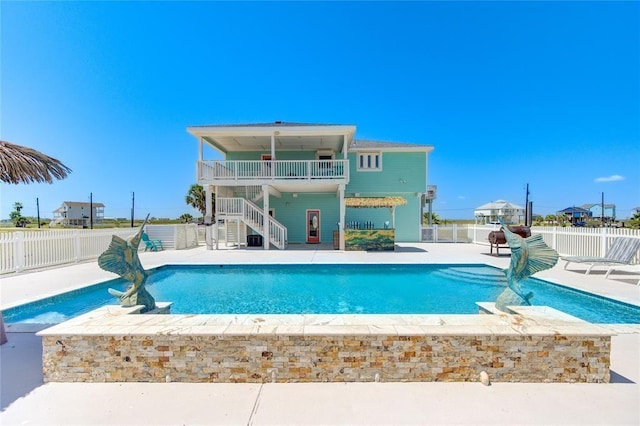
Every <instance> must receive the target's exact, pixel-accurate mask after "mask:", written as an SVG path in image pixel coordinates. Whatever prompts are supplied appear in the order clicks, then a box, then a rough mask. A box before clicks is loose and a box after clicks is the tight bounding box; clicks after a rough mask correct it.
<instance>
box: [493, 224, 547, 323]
mask: <svg viewBox="0 0 640 426" xmlns="http://www.w3.org/2000/svg"><path fill="white" fill-rule="evenodd" d="M500 224H501V225H502V230H503V232H504V237H505V239H506V240H507V243H508V244H509V247H510V248H511V263H510V264H509V268H507V269H505V270H504V273H505V274H506V275H507V288H506V289H505V290H504V291H503V292H502V293H501V294H500V295H499V296H498V298H497V299H496V307H497V308H498V309H500V310H501V311H508V309H507V306H522V305H531V302H530V300H531V298H532V297H533V292H529V293H527V294H525V293H524V291H523V290H522V286H521V284H520V283H521V282H522V281H524V280H526V279H527V278H529V277H530V276H531V275H533V274H535V273H536V272H540V271H544V270H546V269H551V268H553V267H554V266H555V264H556V263H558V252H556V251H555V250H554V249H552V248H551V247H549V246H548V245H547V244H546V243H545V242H544V240H543V239H542V235H540V234H538V235H532V236H530V237H527V238H522V237H521V236H520V235H518V234H516V233H514V232H511V230H510V229H509V227H508V226H507V225H505V224H504V222H503V221H502V220H501V219H500Z"/></svg>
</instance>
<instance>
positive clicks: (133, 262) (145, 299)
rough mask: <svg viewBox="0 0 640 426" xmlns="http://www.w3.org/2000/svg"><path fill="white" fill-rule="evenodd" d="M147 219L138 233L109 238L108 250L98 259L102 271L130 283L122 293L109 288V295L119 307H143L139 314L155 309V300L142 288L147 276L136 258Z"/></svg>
mask: <svg viewBox="0 0 640 426" xmlns="http://www.w3.org/2000/svg"><path fill="white" fill-rule="evenodd" d="M148 219H149V215H147V217H146V218H145V220H144V222H143V223H142V226H141V227H140V229H139V230H138V232H136V233H135V234H134V235H132V236H131V237H129V238H127V239H126V240H125V239H123V238H120V237H118V236H117V235H114V236H113V237H112V238H111V244H109V248H107V250H105V251H104V253H102V254H101V255H100V257H98V265H100V267H101V268H102V269H104V270H105V271H109V272H113V273H115V274H118V275H120V276H121V277H122V278H124V279H125V280H127V281H129V282H130V283H131V285H130V286H129V288H127V291H124V292H122V291H118V290H114V289H112V288H110V289H109V294H111V295H112V296H115V297H117V298H119V299H120V305H122V306H125V307H128V306H136V305H144V308H143V309H142V311H141V312H147V311H150V310H152V309H154V308H155V307H156V302H155V299H154V298H153V296H151V294H150V293H149V292H148V291H147V290H146V289H145V288H144V283H145V281H147V278H148V274H147V272H146V271H145V270H144V268H143V267H142V264H141V263H140V258H138V246H139V245H140V239H141V238H142V232H143V231H144V226H145V225H146V224H147V220H148Z"/></svg>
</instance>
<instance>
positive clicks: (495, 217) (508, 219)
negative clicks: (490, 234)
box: [473, 200, 524, 225]
mask: <svg viewBox="0 0 640 426" xmlns="http://www.w3.org/2000/svg"><path fill="white" fill-rule="evenodd" d="M473 215H474V216H475V219H476V223H477V224H479V225H485V224H497V223H499V219H502V220H503V221H504V222H505V223H507V224H515V223H520V222H523V221H524V207H521V206H518V205H516V204H512V203H509V202H507V201H505V200H497V201H492V202H490V203H487V204H483V205H481V206H480V207H477V208H476V209H475V211H474V213H473Z"/></svg>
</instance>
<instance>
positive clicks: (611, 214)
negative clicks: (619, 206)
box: [581, 203, 616, 222]
mask: <svg viewBox="0 0 640 426" xmlns="http://www.w3.org/2000/svg"><path fill="white" fill-rule="evenodd" d="M581 207H582V208H583V209H585V210H588V211H589V212H590V213H591V218H593V219H598V220H603V219H604V221H605V222H614V221H615V220H616V205H615V204H605V205H604V214H603V209H602V204H596V203H593V204H585V205H583V206H581Z"/></svg>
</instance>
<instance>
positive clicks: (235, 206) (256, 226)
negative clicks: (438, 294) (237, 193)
mask: <svg viewBox="0 0 640 426" xmlns="http://www.w3.org/2000/svg"><path fill="white" fill-rule="evenodd" d="M216 218H218V219H225V220H241V221H242V222H243V223H244V224H245V225H247V226H249V227H250V228H251V229H253V230H254V231H255V232H257V233H258V234H260V235H262V236H263V237H264V236H265V234H266V232H265V226H264V224H265V218H266V222H267V223H268V227H269V228H268V229H269V243H271V244H273V245H274V246H275V247H277V248H279V249H280V250H284V249H285V248H286V247H287V228H286V227H285V226H284V225H282V224H281V223H280V222H278V221H277V220H275V219H274V218H272V217H270V216H268V215H267V216H266V217H265V214H264V212H263V211H262V209H261V208H260V207H258V206H257V205H256V204H254V203H252V202H251V201H249V200H247V199H244V198H237V197H225V198H221V197H219V198H218V199H217V200H216ZM229 225H230V226H227V228H236V226H234V225H233V224H229ZM229 232H232V231H227V237H228V238H237V239H236V240H235V241H238V243H240V242H241V241H242V240H241V239H240V238H241V235H234V236H231V235H229ZM236 234H237V232H236ZM228 241H229V240H228ZM231 241H233V240H231Z"/></svg>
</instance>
